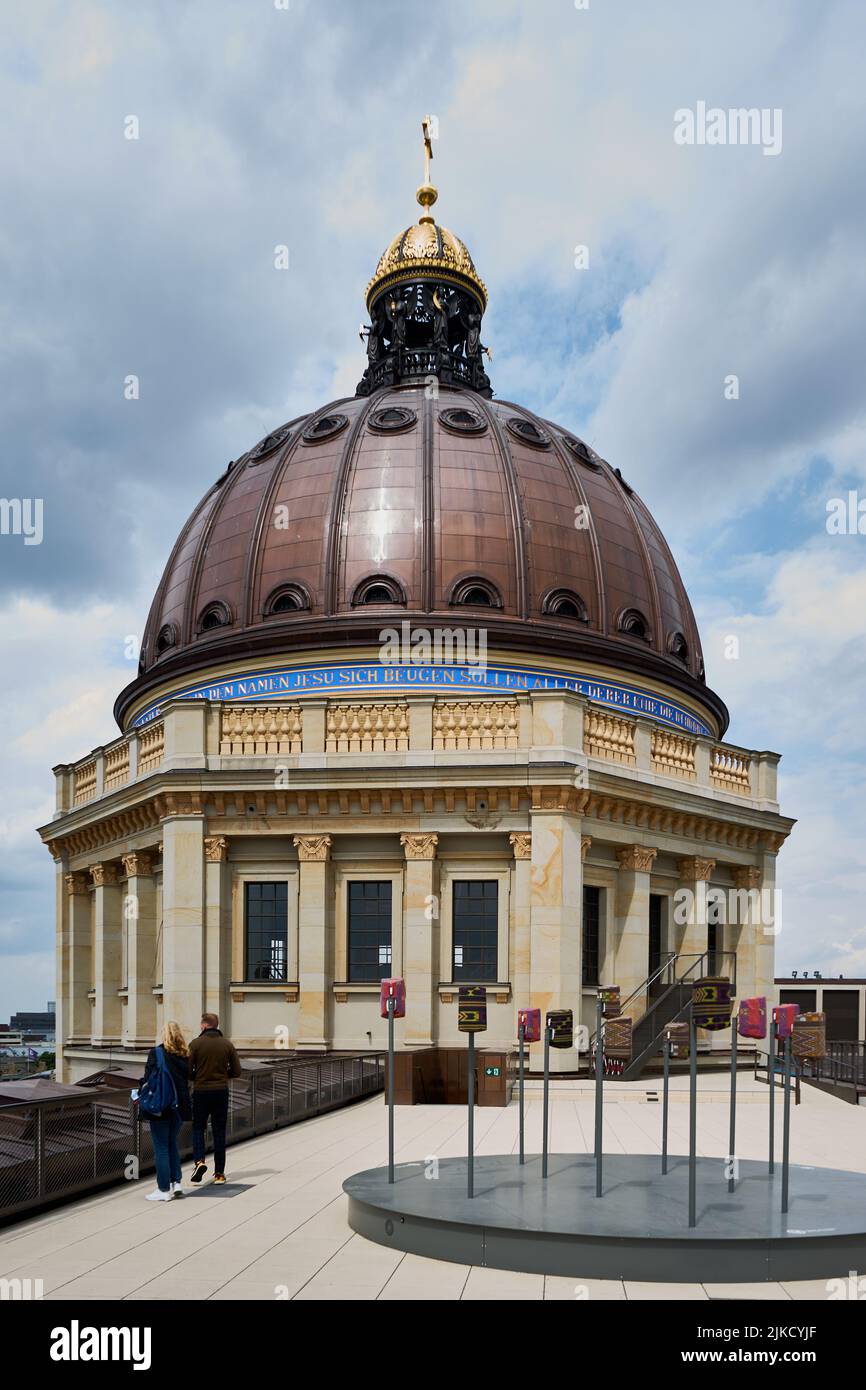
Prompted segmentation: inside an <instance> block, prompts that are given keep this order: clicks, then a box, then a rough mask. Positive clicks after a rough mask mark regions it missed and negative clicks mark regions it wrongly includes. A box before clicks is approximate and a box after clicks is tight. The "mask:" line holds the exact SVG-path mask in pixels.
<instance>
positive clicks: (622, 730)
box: [583, 708, 637, 767]
mask: <svg viewBox="0 0 866 1390" xmlns="http://www.w3.org/2000/svg"><path fill="white" fill-rule="evenodd" d="M634 735H635V722H634V720H632V719H620V718H619V716H618V715H616V714H607V713H606V712H605V711H604V710H598V709H593V708H588V709H587V711H586V716H585V718H584V724H583V746H584V751H585V752H586V753H588V754H589V756H590V757H591V758H607V759H609V760H610V761H611V762H615V763H624V764H625V765H626V766H627V767H634V766H635V765H636V763H637V754H636V752H635V742H634Z"/></svg>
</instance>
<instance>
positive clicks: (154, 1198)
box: [144, 1187, 171, 1202]
mask: <svg viewBox="0 0 866 1390" xmlns="http://www.w3.org/2000/svg"><path fill="white" fill-rule="evenodd" d="M144 1200H145V1201H146V1202H170V1201H171V1193H170V1192H160V1190H159V1188H158V1187H157V1188H155V1189H154V1191H153V1192H148V1194H147V1196H146V1197H145V1199H144Z"/></svg>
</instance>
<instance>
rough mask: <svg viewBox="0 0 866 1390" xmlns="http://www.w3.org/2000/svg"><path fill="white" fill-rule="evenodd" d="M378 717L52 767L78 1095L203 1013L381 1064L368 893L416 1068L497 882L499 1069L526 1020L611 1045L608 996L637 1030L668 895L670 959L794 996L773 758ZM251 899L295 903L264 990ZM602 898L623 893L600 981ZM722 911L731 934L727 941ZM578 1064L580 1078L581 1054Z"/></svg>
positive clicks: (492, 1042) (411, 713) (352, 706)
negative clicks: (467, 902)
mask: <svg viewBox="0 0 866 1390" xmlns="http://www.w3.org/2000/svg"><path fill="white" fill-rule="evenodd" d="M363 704H364V702H363V700H361V699H359V697H358V695H357V693H353V695H352V698H351V702H350V703H349V702H347V703H345V704H343V705H342V706H341V702H340V701H339V699H337V698H335V699H332V700H331V699H329V700H323V699H321V698H317V699H315V700H310V701H304V700H303V699H298V698H297V697H295V698H293V701H292V703H291V704H289V703H288V702H287V704H286V708H285V711H281V710H280V707H279V705H278V704H277V703H274V702H273V701H272V702H271V703H269V704H268V705H267V706H266V707H263V709H262V712H261V714H262V717H261V718H259V717H258V716H257V715H256V713H255V709H254V707H253V708H252V709H251V707H250V706H249V704H247V705H245V706H244V707H243V709H242V710H241V711H240V713H238V712H237V711H234V710H232V708H231V707H230V706H225V705H220V704H217V703H213V704H212V703H209V702H208V701H201V700H196V701H184V700H174V701H169V703H168V704H166V705H165V706H164V707H163V710H162V717H161V718H160V720H159V721H158V722H156V723H152V724H149V725H147V726H146V727H145V728H144V729H142V730H140V731H138V732H134V731H133V732H130V733H129V734H128V735H126V736H124V738H122V739H121V740H119V741H118V742H117V743H116V744H114V745H112V746H111V747H110V748H108V749H97V750H95V752H94V753H92V754H90V755H89V757H88V758H86V759H82V760H81V761H80V762H79V763H78V764H75V765H70V766H67V765H63V766H61V767H59V768H57V769H55V774H56V778H57V789H58V805H57V813H56V815H55V818H54V820H53V821H52V822H51V823H50V824H49V825H47V826H44V827H43V828H42V830H41V832H40V833H41V834H42V837H43V839H44V840H45V842H46V844H47V845H48V847H49V849H50V850H51V852H52V854H53V856H54V858H55V861H56V864H57V868H58V874H59V884H60V891H59V892H58V957H57V959H58V986H57V1000H58V1051H59V1052H61V1054H62V1057H63V1061H62V1063H61V1070H60V1073H59V1075H62V1077H63V1079H68V1080H75V1079H77V1078H78V1077H80V1076H83V1075H86V1074H87V1073H88V1072H92V1071H94V1070H95V1069H96V1068H97V1067H98V1066H99V1065H101V1064H102V1062H103V1061H104V1060H106V1059H107V1058H108V1055H109V1049H110V1055H111V1057H112V1058H113V1059H115V1060H116V1059H117V1058H118V1057H119V1056H123V1055H128V1056H129V1057H130V1058H135V1059H141V1058H142V1057H143V1056H144V1052H145V1050H146V1048H147V1046H149V1045H150V1044H151V1043H152V1041H153V1039H154V1037H155V1036H156V1034H157V1031H158V1029H159V1028H160V1026H161V1024H162V1022H163V1020H165V1019H168V1018H173V1019H176V1020H177V1021H178V1022H179V1023H180V1024H181V1026H182V1027H183V1029H184V1031H185V1032H186V1033H187V1035H191V1034H193V1033H194V1032H195V1031H197V1027H198V1019H199V1016H200V1014H201V1012H202V1010H203V1009H209V1010H213V1011H214V1012H217V1013H218V1014H219V1015H220V1016H221V1019H222V1021H223V1026H224V1027H225V1030H226V1031H227V1032H228V1033H230V1034H231V1035H232V1037H233V1038H234V1040H235V1042H236V1043H237V1045H238V1046H239V1047H240V1048H242V1049H243V1048H246V1049H251V1050H262V1049H268V1048H271V1047H273V1046H275V1045H276V1046H288V1047H296V1048H299V1049H302V1050H308V1051H311V1052H317V1051H319V1052H321V1051H325V1050H329V1049H341V1050H342V1049H352V1050H357V1049H359V1048H368V1047H381V1046H383V1045H384V1043H385V1038H386V1025H385V1022H384V1020H382V1019H380V1017H379V1008H378V984H377V983H376V982H375V981H371V980H369V979H368V980H366V981H365V980H358V979H353V978H352V961H351V959H350V952H349V949H348V945H347V941H348V926H349V921H348V919H349V893H350V888H351V885H352V884H358V883H367V884H373V885H376V884H390V890H389V896H388V898H387V899H383V901H389V902H390V911H391V934H390V944H389V947H388V950H389V951H390V957H389V959H388V960H387V963H386V964H383V965H382V970H383V972H384V973H385V974H392V973H393V974H395V975H400V976H402V977H404V978H405V980H406V984H407V1010H406V1017H405V1019H403V1020H401V1021H400V1022H399V1023H398V1026H397V1038H398V1045H399V1046H400V1047H404V1048H413V1047H422V1046H425V1045H428V1044H430V1043H431V1042H441V1043H457V1042H458V1041H459V1037H460V1035H459V1034H458V1030H457V988H458V985H459V983H460V980H459V979H457V980H455V978H454V975H455V960H456V959H457V957H456V956H455V941H454V934H455V911H456V908H455V903H456V902H457V898H456V897H455V892H456V889H455V885H466V884H469V885H473V884H475V885H484V884H487V885H495V889H493V888H490V889H488V890H486V891H487V892H488V893H489V895H490V896H489V899H488V901H489V902H492V903H494V904H495V906H494V907H493V908H491V909H490V911H491V912H495V920H494V918H492V917H490V918H489V919H488V926H489V931H490V935H489V941H490V942H494V941H495V960H494V965H491V967H490V971H489V972H488V973H487V975H486V978H485V980H484V983H485V984H486V985H487V989H488V1030H487V1033H486V1034H485V1036H484V1040H483V1042H484V1045H489V1046H495V1047H512V1046H513V1045H515V1043H516V1037H517V1026H516V1018H517V1009H518V1008H519V1007H528V1006H536V1007H540V1008H541V1009H542V1010H546V1009H548V1008H553V1007H569V1008H572V1009H573V1010H574V1011H575V1019H576V1022H579V1023H580V1022H582V1023H583V1024H585V1025H587V1027H589V1028H591V1027H592V1025H593V1019H594V993H595V985H596V984H597V983H602V984H619V985H620V987H621V989H622V995H623V998H624V999H627V998H628V996H629V995H632V994H633V993H634V995H635V997H634V999H633V1001H632V1002H631V1003H630V1005H629V1012H631V1013H632V1014H633V1016H635V1017H638V1016H639V1015H640V1013H641V1012H642V1010H643V1008H644V1007H645V1005H646V994H645V993H644V994H643V995H642V994H641V992H640V990H641V986H642V984H643V983H644V982H645V980H646V978H647V976H648V974H649V973H650V968H651V958H650V951H651V949H652V948H651V943H650V932H649V917H650V902H651V898H653V897H656V898H660V899H661V907H660V908H658V907H657V909H656V910H657V911H658V913H659V920H660V922H661V937H660V939H658V940H656V942H655V947H656V949H658V948H660V949H661V950H662V951H663V952H665V953H679V954H681V955H682V956H683V957H686V956H689V955H694V956H695V958H697V957H698V956H700V954H701V953H702V952H706V951H707V949H708V945H714V947H715V950H716V952H717V953H731V952H736V973H737V994H738V996H740V997H742V996H743V995H746V994H754V993H767V994H771V993H772V989H773V943H774V932H775V925H774V917H773V905H772V891H771V890H772V887H773V885H774V882H775V859H776V855H777V852H778V850H779V848H780V846H781V845H782V843H783V841H784V839H785V837H786V835H787V833H788V831H789V830H790V827H791V824H792V822H791V821H789V820H787V819H785V818H784V817H782V816H781V815H780V813H779V808H778V804H777V802H776V764H777V763H778V757H777V756H776V755H775V754H771V753H753V752H750V751H748V750H743V749H736V748H733V747H731V746H729V745H724V744H719V743H717V742H715V741H714V740H713V739H711V738H701V737H697V738H691V737H690V738H688V739H686V738H681V737H680V736H678V735H674V734H670V733H669V732H667V731H659V730H657V729H655V727H654V726H652V725H651V724H649V722H648V721H647V720H645V719H642V718H637V719H632V718H629V717H628V716H626V715H623V714H616V715H611V714H609V713H608V712H607V711H604V710H600V709H598V708H597V707H595V706H593V705H592V704H591V703H589V702H587V701H586V700H585V699H584V698H583V697H581V696H578V695H575V694H572V693H570V692H567V691H551V690H543V691H538V692H529V693H522V694H519V695H516V696H515V698H514V699H513V700H509V701H508V702H502V701H498V702H497V701H491V700H490V699H489V698H484V697H481V696H480V697H479V699H478V701H477V706H478V707H477V709H476V708H473V707H472V705H473V702H472V701H471V700H467V699H461V700H460V701H459V703H458V702H456V701H449V700H448V699H447V698H445V697H443V698H439V697H434V698H431V696H430V695H429V694H428V693H423V692H421V691H418V692H415V691H407V692H406V693H405V695H403V694H402V693H401V694H400V697H399V699H398V700H396V701H395V700H394V699H391V700H390V701H389V702H387V703H383V702H381V701H378V702H377V701H375V700H370V701H369V702H368V708H366V709H365V708H363ZM449 705H453V708H449ZM109 769H110V775H108V771H109ZM249 885H253V886H254V888H255V890H256V891H258V886H259V885H267V886H270V885H276V886H277V887H276V888H275V890H274V891H275V893H278V901H279V903H280V911H281V912H283V904H285V908H284V915H283V918H282V919H281V920H284V922H285V931H284V933H283V935H282V936H281V940H280V944H279V946H278V948H274V949H275V950H276V951H277V954H276V955H274V956H273V957H272V960H273V961H274V962H275V964H274V965H273V968H272V970H271V971H270V973H269V972H265V974H266V975H267V978H261V977H255V976H254V977H252V978H251V977H250V969H249V966H248V961H249V959H250V956H249V953H248V951H247V928H248V923H247V920H246V913H247V912H248V910H249V909H248V889H249ZM585 888H597V889H598V890H599V898H598V902H599V914H600V922H599V930H598V940H597V942H595V943H594V944H593V947H592V954H593V958H596V957H597V962H598V964H597V970H595V968H594V966H592V964H591V962H590V959H589V955H588V954H587V955H586V956H585V951H586V950H587V947H586V939H585V935H584V928H583V914H584V889H585ZM768 890H769V892H768ZM269 891H270V888H269ZM377 891H378V890H377ZM460 891H465V890H464V889H463V888H461V890H460ZM478 891H479V892H480V891H481V889H480V888H479V890H478ZM678 894H679V897H677V895H678ZM716 899H718V900H719V901H721V902H722V903H723V906H724V914H723V915H724V917H725V920H724V921H723V922H722V923H721V924H720V925H718V926H716V927H715V928H711V926H710V923H711V921H712V917H713V906H712V904H713V902H714V901H715V900H716ZM681 900H682V902H683V903H684V904H685V905H684V906H682V905H681ZM717 915H718V914H717ZM711 931H712V940H711ZM493 949H494V947H493V946H492V945H491V950H493ZM724 958H725V960H728V959H729V956H728V955H725V957H724ZM719 959H721V955H720V956H719ZM383 960H384V958H383ZM491 971H492V974H495V978H493V977H492V974H491ZM463 978H465V975H464V977H463ZM579 1041H580V1039H579V1038H578V1042H579ZM725 1041H726V1039H725V1037H724V1036H721V1035H716V1038H715V1040H714V1041H713V1045H714V1046H724V1045H725ZM554 1065H555V1067H556V1068H558V1069H560V1070H572V1069H574V1068H575V1067H576V1066H577V1065H578V1056H577V1052H576V1051H571V1052H557V1053H556V1054H555V1055H554Z"/></svg>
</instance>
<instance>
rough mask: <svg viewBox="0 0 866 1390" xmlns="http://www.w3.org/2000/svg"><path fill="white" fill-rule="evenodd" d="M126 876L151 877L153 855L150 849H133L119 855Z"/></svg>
mask: <svg viewBox="0 0 866 1390" xmlns="http://www.w3.org/2000/svg"><path fill="white" fill-rule="evenodd" d="M121 858H122V861H123V868H124V871H125V873H126V876H127V878H152V877H153V860H154V856H153V853H152V852H151V851H150V850H142V849H139V850H135V851H133V853H132V854H124V855H122V856H121Z"/></svg>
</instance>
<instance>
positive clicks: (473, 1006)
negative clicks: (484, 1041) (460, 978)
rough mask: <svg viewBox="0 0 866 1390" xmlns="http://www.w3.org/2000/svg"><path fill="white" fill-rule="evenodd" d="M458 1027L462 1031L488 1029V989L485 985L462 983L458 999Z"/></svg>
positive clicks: (476, 1031) (481, 1031)
mask: <svg viewBox="0 0 866 1390" xmlns="http://www.w3.org/2000/svg"><path fill="white" fill-rule="evenodd" d="M457 1028H458V1030H459V1031H460V1032H461V1033H484V1032H485V1031H486V1029H487V990H486V989H485V988H484V986H483V985H461V986H460V993H459V996H458V1000H457Z"/></svg>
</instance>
